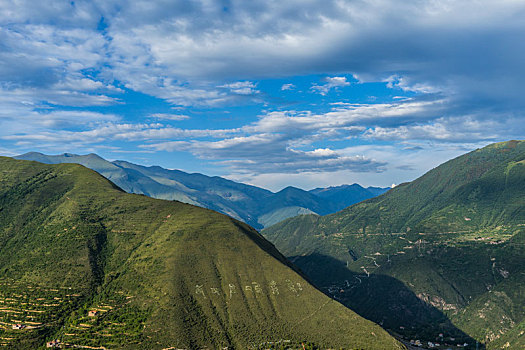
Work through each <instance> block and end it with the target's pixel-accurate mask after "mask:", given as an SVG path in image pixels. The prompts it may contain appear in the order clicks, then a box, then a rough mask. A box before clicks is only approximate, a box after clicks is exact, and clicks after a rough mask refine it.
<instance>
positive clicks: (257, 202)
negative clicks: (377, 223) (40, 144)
mask: <svg viewBox="0 0 525 350" xmlns="http://www.w3.org/2000/svg"><path fill="white" fill-rule="evenodd" d="M15 158H16V159H24V160H33V161H38V162H41V163H47V164H58V163H77V164H81V165H84V166H86V167H88V168H90V169H93V170H95V171H97V172H98V173H100V174H101V175H103V176H104V177H106V178H107V179H109V180H111V181H112V182H113V183H115V184H116V185H117V186H119V187H120V188H121V189H123V190H124V191H126V192H129V193H136V194H144V195H146V196H150V197H154V198H159V199H166V200H178V201H180V202H183V203H188V204H193V205H197V206H200V207H204V208H208V209H213V210H216V211H218V212H221V213H224V214H227V215H229V216H231V217H233V218H235V219H238V220H241V221H244V222H246V223H248V224H250V225H251V226H253V227H255V228H257V229H262V228H264V227H268V226H270V225H273V224H275V223H277V222H279V221H282V220H284V219H287V218H290V217H293V216H297V215H301V214H318V215H326V214H330V213H334V212H336V211H338V210H341V209H343V208H345V207H347V206H348V205H351V204H354V203H357V202H360V201H362V200H364V199H368V198H371V197H374V196H375V195H376V194H374V192H373V191H374V190H370V189H365V188H363V187H361V186H359V185H357V184H354V185H343V186H338V187H329V188H326V189H324V188H319V189H315V190H312V191H304V190H302V189H299V188H295V187H287V188H285V189H283V190H281V191H279V192H277V193H273V192H271V191H268V190H265V189H262V188H259V187H256V186H250V185H246V184H243V183H238V182H235V181H231V180H227V179H225V178H222V177H219V176H206V175H203V174H198V173H193V174H189V173H186V172H183V171H180V170H169V169H164V168H161V167H159V166H150V167H146V166H141V165H137V164H133V163H129V162H126V161H120V160H117V161H113V162H110V161H107V160H105V159H103V158H101V157H99V156H98V155H96V154H87V155H76V154H70V153H64V154H61V155H45V154H42V153H37V152H30V153H26V154H23V155H20V156H17V157H15ZM385 190H387V189H378V188H376V189H375V191H376V192H377V194H379V192H381V191H385Z"/></svg>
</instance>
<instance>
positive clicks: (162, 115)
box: [149, 113, 190, 121]
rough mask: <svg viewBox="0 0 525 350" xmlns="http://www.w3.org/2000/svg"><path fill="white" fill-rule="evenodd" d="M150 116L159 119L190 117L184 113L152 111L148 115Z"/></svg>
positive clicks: (183, 118)
mask: <svg viewBox="0 0 525 350" xmlns="http://www.w3.org/2000/svg"><path fill="white" fill-rule="evenodd" d="M149 117H150V118H155V119H160V120H177V121H179V120H185V119H190V117H189V116H187V115H184V114H171V113H154V114H150V115H149Z"/></svg>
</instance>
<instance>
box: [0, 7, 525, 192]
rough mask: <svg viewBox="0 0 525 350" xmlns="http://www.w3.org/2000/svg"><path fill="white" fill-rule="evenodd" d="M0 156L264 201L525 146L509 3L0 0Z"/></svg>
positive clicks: (523, 21)
mask: <svg viewBox="0 0 525 350" xmlns="http://www.w3.org/2000/svg"><path fill="white" fill-rule="evenodd" d="M0 14H1V15H0V154H1V155H5V156H14V155H18V154H22V153H25V152H30V151H37V152H42V153H46V154H59V153H64V152H68V153H76V154H87V153H96V154H99V155H100V156H102V157H104V158H106V159H109V160H116V159H120V160H127V161H130V162H134V163H137V164H142V165H160V166H162V167H165V168H170V169H181V170H184V171H188V172H200V173H204V174H207V175H218V176H223V177H227V178H229V179H232V180H235V181H241V182H245V183H250V184H254V185H257V186H260V187H264V188H268V189H270V190H274V191H276V190H279V189H281V188H284V187H286V186H289V185H292V186H296V187H300V188H304V189H311V188H314V187H327V186H334V185H340V184H352V183H355V182H357V183H359V184H361V185H363V186H389V185H391V184H392V183H395V184H399V183H401V182H406V181H411V180H413V179H415V178H417V177H419V176H421V175H422V174H423V173H425V172H426V171H428V170H430V169H432V168H434V167H436V166H437V165H439V164H441V163H443V162H445V161H446V160H448V159H451V158H454V157H456V156H459V155H461V154H464V153H466V152H469V151H471V150H474V149H476V148H480V147H483V146H485V145H487V144H490V143H493V142H500V141H505V140H510V139H524V135H525V112H524V111H525V108H524V107H525V93H524V90H523V85H524V82H525V64H524V62H525V1H523V0H521V1H519V0H499V1H492V0H490V1H489V0H477V1H453V0H443V1H439V0H427V1H423V0H405V1H390V0H369V1H363V0H353V1H343V0H335V1H331V0H300V1H299V0H288V1H273V0H265V1H256V0H255V1H234V0H232V1H226V0H224V1H219V0H215V1H210V0H200V1H191V0H184V1H177V0H158V1H152V0H146V1H143V0H134V1H123V0H101V1H97V0H92V1H56V0H47V1H45V2H44V1H43V2H36V1H32V0H16V1H11V0H0Z"/></svg>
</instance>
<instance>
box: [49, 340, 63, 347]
mask: <svg viewBox="0 0 525 350" xmlns="http://www.w3.org/2000/svg"><path fill="white" fill-rule="evenodd" d="M61 347H62V346H61V343H60V340H58V339H55V340H51V341H48V342H47V343H46V348H61Z"/></svg>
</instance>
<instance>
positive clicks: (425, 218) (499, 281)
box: [262, 140, 525, 349]
mask: <svg viewBox="0 0 525 350" xmlns="http://www.w3.org/2000/svg"><path fill="white" fill-rule="evenodd" d="M262 233H263V235H264V236H265V237H266V238H267V239H268V240H270V241H271V242H272V243H274V244H275V245H276V247H277V248H278V249H279V250H280V251H281V252H283V254H285V255H286V256H287V257H289V258H290V259H291V260H292V261H293V262H294V263H295V264H296V265H298V266H299V267H300V268H301V270H302V271H304V272H305V273H306V274H307V275H308V276H309V277H310V278H311V279H312V280H313V281H314V282H315V283H316V284H317V285H318V286H320V287H322V288H323V289H324V290H325V291H327V292H328V293H329V294H331V295H333V296H334V297H336V298H337V299H338V300H341V301H342V302H343V303H344V304H345V305H348V306H349V307H351V308H352V309H354V310H356V311H357V312H359V313H360V314H361V315H362V316H365V317H366V318H368V319H371V320H374V321H376V322H378V323H380V324H382V325H383V326H384V327H386V328H387V329H390V330H392V331H395V332H397V333H402V334H404V335H405V336H406V337H412V338H408V339H414V337H416V336H417V337H422V338H423V339H425V338H426V340H429V341H432V342H434V341H436V342H440V343H444V340H446V339H440V337H439V336H438V334H440V333H441V334H443V333H445V334H448V337H449V339H448V341H449V342H452V340H450V338H455V339H456V338H458V337H461V339H464V341H465V342H466V343H467V344H469V346H468V347H466V348H468V349H476V345H475V344H474V343H475V341H476V340H477V341H479V342H480V343H484V344H485V345H487V347H488V348H491V349H524V348H525V332H524V331H523V329H524V327H523V325H524V324H525V264H524V263H523V262H524V261H525V141H515V140H513V141H508V142H502V143H496V144H492V145H489V146H486V147H484V148H481V149H477V150H475V151H472V152H470V153H467V154H465V155H462V156H460V157H457V158H455V159H452V160H450V161H448V162H445V163H444V164H441V165H440V166H438V167H436V168H434V169H432V170H431V171H429V172H427V173H426V174H425V175H423V176H421V177H420V178H418V179H416V180H414V181H412V182H410V183H404V184H401V185H399V186H396V187H395V188H394V189H392V190H391V191H389V192H387V193H385V194H383V195H381V196H379V197H376V198H372V199H368V200H366V201H363V202H361V203H358V204H355V205H352V206H350V207H348V208H346V209H343V210H342V211H340V212H337V213H335V214H331V215H327V216H322V217H320V216H313V215H304V216H301V217H295V218H290V219H287V220H285V221H282V222H280V223H278V224H276V225H274V226H271V227H269V228H267V229H265V230H263V231H262ZM437 311H439V312H437ZM455 328H457V329H455ZM462 332H463V334H462ZM466 336H470V337H471V338H472V339H468V338H465V337H466ZM446 337H447V336H446ZM451 344H453V343H451ZM453 345H455V344H453ZM480 346H482V345H480Z"/></svg>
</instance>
